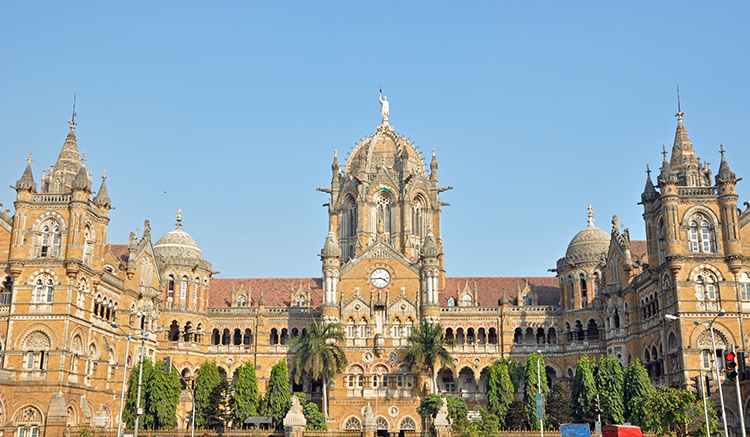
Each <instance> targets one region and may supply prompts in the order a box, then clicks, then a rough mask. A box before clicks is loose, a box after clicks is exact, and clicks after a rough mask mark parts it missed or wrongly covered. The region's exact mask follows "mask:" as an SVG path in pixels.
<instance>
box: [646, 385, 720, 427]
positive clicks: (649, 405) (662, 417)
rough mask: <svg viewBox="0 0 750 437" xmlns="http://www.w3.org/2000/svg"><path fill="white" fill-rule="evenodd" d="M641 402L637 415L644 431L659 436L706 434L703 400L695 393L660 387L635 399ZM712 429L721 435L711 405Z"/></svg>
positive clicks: (709, 409) (709, 407)
mask: <svg viewBox="0 0 750 437" xmlns="http://www.w3.org/2000/svg"><path fill="white" fill-rule="evenodd" d="M634 402H635V403H636V404H639V405H638V408H637V409H636V411H638V413H637V416H636V417H635V419H636V423H638V424H640V426H641V428H642V429H643V431H648V432H653V433H655V434H657V435H659V436H672V435H676V436H677V437H685V436H688V435H692V436H696V437H701V436H704V435H706V424H705V419H704V415H703V402H702V400H701V399H699V398H698V397H697V396H696V395H694V394H693V393H691V392H689V391H687V390H682V389H679V388H672V387H659V388H657V389H655V390H652V391H650V392H649V393H648V394H647V395H646V396H641V397H638V398H636V399H635V400H634ZM708 415H709V416H708V417H709V427H710V429H709V431H710V434H712V435H714V434H717V433H718V432H719V431H718V425H717V422H718V420H717V417H716V413H715V412H714V409H713V408H712V407H711V405H710V402H709V404H708Z"/></svg>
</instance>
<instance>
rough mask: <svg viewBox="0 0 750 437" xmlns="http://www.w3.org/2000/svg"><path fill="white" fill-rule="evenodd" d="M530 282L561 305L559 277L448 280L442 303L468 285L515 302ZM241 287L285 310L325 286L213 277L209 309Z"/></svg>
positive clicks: (487, 296) (491, 300)
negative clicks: (294, 297) (293, 298)
mask: <svg viewBox="0 0 750 437" xmlns="http://www.w3.org/2000/svg"><path fill="white" fill-rule="evenodd" d="M527 280H528V281H529V287H531V290H532V291H536V292H537V293H538V295H539V305H558V304H559V302H560V291H559V289H558V287H557V278H555V277H554V276H550V277H530V278H466V277H463V278H446V288H445V290H443V291H442V292H441V293H440V303H441V304H442V305H447V303H448V297H450V296H453V297H456V289H457V288H458V287H460V288H461V290H463V289H464V287H465V286H466V284H467V283H468V285H469V287H470V288H471V289H472V290H474V288H476V289H477V290H478V294H479V303H480V304H482V305H485V306H495V305H497V303H498V301H499V300H500V299H501V298H502V296H503V291H505V296H506V297H507V298H508V301H509V302H510V303H516V302H517V297H518V287H520V288H521V290H523V289H524V287H525V286H526V281H527ZM240 287H242V288H243V289H244V290H245V292H248V290H250V291H251V294H252V302H251V305H252V306H257V305H258V300H259V299H260V294H261V291H262V292H263V297H264V298H265V300H266V305H267V306H275V307H283V306H289V304H290V302H289V298H290V295H291V290H292V289H293V290H294V291H295V292H296V291H297V290H299V289H300V288H302V290H303V291H305V292H307V289H308V287H309V288H310V295H311V300H312V302H311V306H318V305H320V304H321V303H322V300H323V285H322V280H321V279H320V278H252V279H251V278H245V279H243V278H232V279H227V278H214V279H212V280H211V296H210V297H209V302H208V305H209V307H212V308H216V307H228V306H231V302H232V290H235V291H237V290H239V289H240Z"/></svg>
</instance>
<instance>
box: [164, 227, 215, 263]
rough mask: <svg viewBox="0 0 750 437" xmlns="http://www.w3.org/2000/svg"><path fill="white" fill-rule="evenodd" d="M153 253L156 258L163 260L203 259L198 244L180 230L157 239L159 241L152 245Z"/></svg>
mask: <svg viewBox="0 0 750 437" xmlns="http://www.w3.org/2000/svg"><path fill="white" fill-rule="evenodd" d="M154 252H156V255H157V256H163V257H164V258H171V257H174V258H193V259H199V260H202V259H203V251H201V248H200V246H198V243H196V242H195V240H194V239H193V237H191V236H190V235H189V234H188V233H187V232H185V231H183V230H182V228H177V229H175V230H174V231H171V232H168V233H167V234H166V235H164V236H163V237H161V238H159V241H157V242H156V244H154Z"/></svg>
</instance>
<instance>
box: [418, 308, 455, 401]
mask: <svg viewBox="0 0 750 437" xmlns="http://www.w3.org/2000/svg"><path fill="white" fill-rule="evenodd" d="M407 342H408V343H409V348H408V350H407V352H406V361H407V362H408V363H409V364H411V367H412V369H414V370H417V371H418V370H422V369H424V368H427V369H428V370H429V371H430V378H431V379H432V393H433V394H436V393H437V381H436V375H435V364H437V363H440V366H441V367H442V366H447V365H448V364H449V363H450V362H451V354H450V352H449V351H448V347H452V346H455V344H456V341H455V340H454V339H452V338H445V337H444V336H443V328H442V326H440V324H439V323H430V322H429V321H427V320H424V321H423V322H422V324H421V325H419V326H416V327H414V329H412V330H411V333H410V334H409V337H408V338H407Z"/></svg>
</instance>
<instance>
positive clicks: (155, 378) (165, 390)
mask: <svg viewBox="0 0 750 437" xmlns="http://www.w3.org/2000/svg"><path fill="white" fill-rule="evenodd" d="M165 363H166V360H164V361H162V362H161V364H160V365H159V366H157V367H154V368H153V370H152V371H151V375H150V376H151V378H150V379H149V381H148V386H147V387H148V399H149V403H148V410H149V412H150V414H151V416H153V418H154V429H173V428H175V427H176V426H177V404H178V403H179V401H180V393H182V384H181V382H180V376H179V375H178V374H177V370H175V369H173V368H172V366H171V364H170V366H169V368H168V369H167V371H164V366H165V365H166V364H165Z"/></svg>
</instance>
